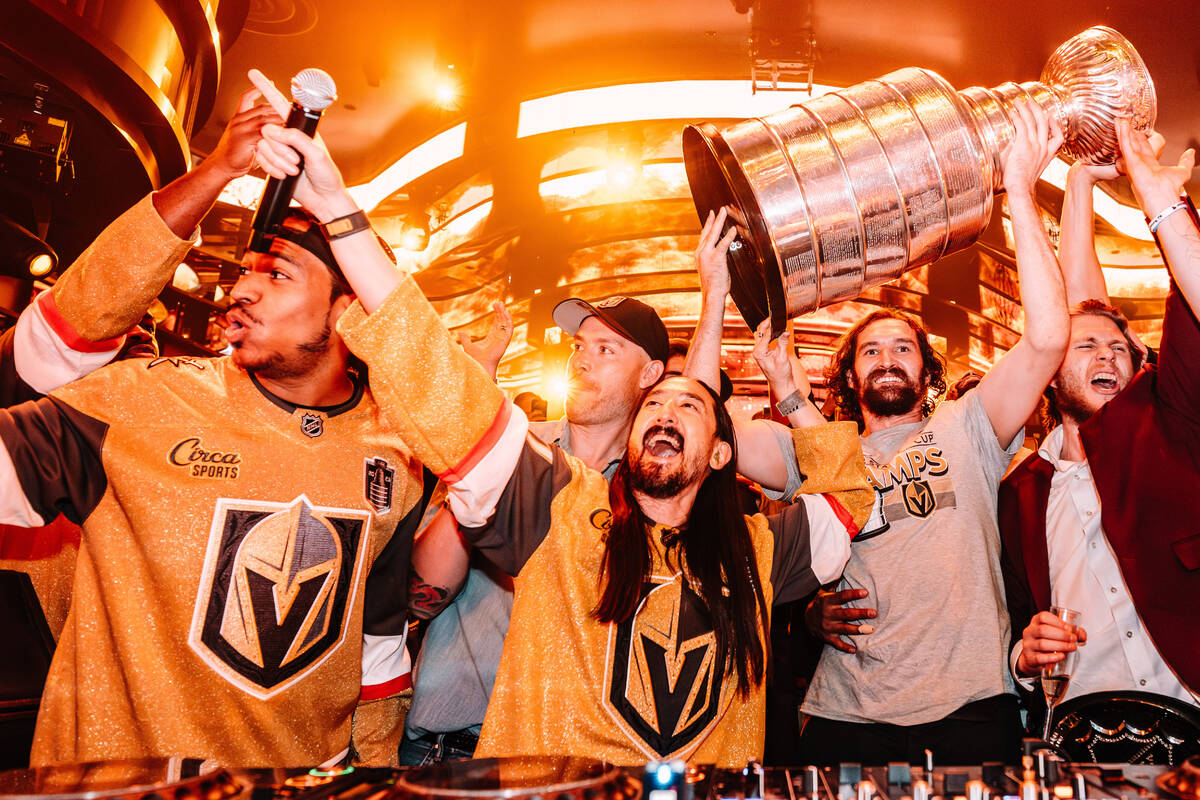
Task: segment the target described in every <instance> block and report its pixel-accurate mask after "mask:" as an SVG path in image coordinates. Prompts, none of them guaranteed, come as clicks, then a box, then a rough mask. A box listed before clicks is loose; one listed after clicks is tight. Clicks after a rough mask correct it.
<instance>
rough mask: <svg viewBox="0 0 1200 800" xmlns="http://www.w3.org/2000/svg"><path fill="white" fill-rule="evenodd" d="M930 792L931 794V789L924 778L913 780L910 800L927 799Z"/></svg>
mask: <svg viewBox="0 0 1200 800" xmlns="http://www.w3.org/2000/svg"><path fill="white" fill-rule="evenodd" d="M930 777H932V776H930ZM931 794H933V791H932V787H931V786H930V785H929V782H928V781H926V780H924V779H922V780H915V781H913V785H912V800H929V796H930V795H931Z"/></svg>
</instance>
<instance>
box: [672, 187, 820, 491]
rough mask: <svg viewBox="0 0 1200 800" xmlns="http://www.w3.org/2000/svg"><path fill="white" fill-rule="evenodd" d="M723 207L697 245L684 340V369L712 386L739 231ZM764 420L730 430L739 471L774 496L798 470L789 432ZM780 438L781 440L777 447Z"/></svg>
mask: <svg viewBox="0 0 1200 800" xmlns="http://www.w3.org/2000/svg"><path fill="white" fill-rule="evenodd" d="M725 216H726V212H725V209H724V208H722V209H721V210H720V211H719V212H717V213H716V214H715V215H714V214H712V213H710V214H709V215H708V219H707V220H706V221H705V223H704V228H703V229H702V230H701V231H700V244H699V246H698V247H697V248H696V272H697V273H698V274H699V276H700V318H699V320H697V322H696V331H695V333H694V334H693V336H692V342H691V344H690V345H689V346H688V355H687V362H686V363H685V364H684V368H683V374H684V375H687V376H688V377H691V378H696V379H698V380H701V381H704V382H705V383H706V384H708V385H709V386H711V387H712V388H713V389H719V388H720V386H721V337H722V335H723V334H724V331H725V298H726V297H728V295H729V265H728V262H727V258H726V257H727V255H728V253H729V245H730V244H731V243H732V242H733V240H734V238H735V237H736V235H737V229H736V228H730V229H729V230H728V231H727V232H726V233H725V235H724V236H722V235H721V226H722V225H724V224H725ZM781 428H782V426H780V425H779V424H778V423H775V422H770V421H768V420H752V421H751V422H748V423H746V422H737V423H735V424H734V428H733V432H734V435H735V436H736V437H737V453H738V458H737V471H738V473H739V474H740V475H742V476H744V477H746V478H749V479H750V480H752V481H754V482H755V483H757V484H759V485H761V486H762V487H763V488H764V489H765V490H767V492H768V494H769V496H771V497H772V499H779V498H780V497H781V496H782V494H783V493H789V492H788V490H789V489H791V490H793V491H794V490H795V489H796V488H797V485H798V481H799V475H798V474H797V473H796V472H795V469H794V467H792V465H791V462H792V461H793V459H792V454H791V452H790V450H789V448H788V447H787V438H788V435H787V432H786V431H782V432H781V430H780V429H781ZM781 443H782V444H783V446H782V447H781Z"/></svg>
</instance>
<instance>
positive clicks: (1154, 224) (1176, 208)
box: [1148, 200, 1188, 233]
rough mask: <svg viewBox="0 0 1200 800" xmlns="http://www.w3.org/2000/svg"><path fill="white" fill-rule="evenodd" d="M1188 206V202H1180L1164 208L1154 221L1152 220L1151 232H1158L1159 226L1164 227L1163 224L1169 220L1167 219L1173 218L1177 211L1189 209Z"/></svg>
mask: <svg viewBox="0 0 1200 800" xmlns="http://www.w3.org/2000/svg"><path fill="white" fill-rule="evenodd" d="M1187 205H1188V204H1187V200H1180V201H1179V202H1177V203H1173V204H1171V205H1169V206H1167V207H1166V208H1164V209H1163V210H1162V211H1160V212H1158V214H1157V215H1156V216H1155V217H1154V219H1152V220H1150V222H1149V223H1148V224H1149V226H1150V232H1151V233H1155V232H1156V231H1158V226H1159V225H1162V224H1163V222H1164V221H1165V220H1166V219H1167V217H1169V216H1171V215H1172V214H1174V213H1175V212H1176V211H1181V210H1183V209H1185V208H1187Z"/></svg>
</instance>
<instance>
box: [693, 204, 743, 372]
mask: <svg viewBox="0 0 1200 800" xmlns="http://www.w3.org/2000/svg"><path fill="white" fill-rule="evenodd" d="M725 217H726V212H725V209H724V208H722V209H721V210H720V211H718V212H717V213H716V214H715V215H714V214H713V213H712V212H711V211H710V212H708V219H706V220H705V221H704V227H703V228H701V230H700V244H699V245H698V246H697V247H696V273H697V274H698V275H699V277H700V318H699V319H698V320H697V321H696V331H695V333H694V334H693V335H692V342H691V344H690V345H689V346H688V353H687V361H686V362H685V364H684V367H683V374H684V375H686V376H688V377H689V378H696V379H697V380H700V381H704V383H706V384H708V385H709V387H711V388H712V389H713V390H714V391H720V389H721V337H722V336H724V334H725V298H726V297H728V296H729V264H728V261H727V258H728V254H729V245H730V244H732V243H733V240H734V238H736V237H737V228H733V227H731V228H730V229H729V230H728V231H726V232H725V235H724V236H722V235H721V226H722V225H724V224H725Z"/></svg>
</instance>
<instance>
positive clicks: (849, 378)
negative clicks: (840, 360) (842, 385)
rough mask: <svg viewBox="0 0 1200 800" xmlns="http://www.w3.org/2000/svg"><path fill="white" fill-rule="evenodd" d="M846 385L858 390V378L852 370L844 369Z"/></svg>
mask: <svg viewBox="0 0 1200 800" xmlns="http://www.w3.org/2000/svg"><path fill="white" fill-rule="evenodd" d="M846 385H848V386H849V387H850V388H851V389H853V390H855V391H858V378H856V377H854V370H852V369H848V370H846Z"/></svg>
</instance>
